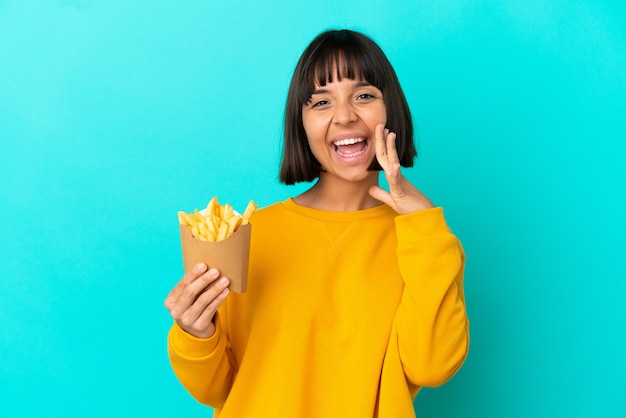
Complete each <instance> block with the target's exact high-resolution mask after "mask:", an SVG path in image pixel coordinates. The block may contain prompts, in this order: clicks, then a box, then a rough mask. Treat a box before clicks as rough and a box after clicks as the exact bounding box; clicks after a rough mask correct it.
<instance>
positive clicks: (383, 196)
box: [369, 186, 393, 206]
mask: <svg viewBox="0 0 626 418" xmlns="http://www.w3.org/2000/svg"><path fill="white" fill-rule="evenodd" d="M369 194H370V196H372V197H373V198H374V199H376V200H378V201H381V202H383V203H386V204H387V205H389V206H391V203H392V202H393V200H392V199H391V195H390V194H389V192H387V191H386V190H385V189H383V188H381V187H380V186H372V187H370V188H369Z"/></svg>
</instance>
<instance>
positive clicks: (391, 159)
mask: <svg viewBox="0 0 626 418" xmlns="http://www.w3.org/2000/svg"><path fill="white" fill-rule="evenodd" d="M374 137H375V138H374V141H375V144H376V159H377V160H378V163H379V164H380V166H381V167H382V169H383V171H384V173H385V178H386V179H387V183H389V191H386V190H384V189H383V188H381V187H379V186H372V187H370V189H369V194H370V196H372V197H373V198H374V199H377V200H379V201H381V202H383V203H386V204H387V205H389V206H391V208H392V209H393V210H395V211H396V212H397V213H398V214H400V215H406V214H408V213H413V212H417V211H419V210H424V209H430V208H434V207H435V205H433V203H432V202H431V201H430V200H429V199H428V197H426V196H425V195H424V194H423V193H422V192H420V191H419V190H418V189H417V188H416V187H415V186H413V184H411V182H410V181H408V180H407V178H406V177H404V176H403V175H402V173H401V172H400V159H399V158H398V152H397V150H396V134H395V133H394V132H390V131H389V129H387V128H385V127H384V126H383V125H382V124H378V125H377V126H376V131H375V132H374Z"/></svg>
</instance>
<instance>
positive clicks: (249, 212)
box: [241, 200, 259, 225]
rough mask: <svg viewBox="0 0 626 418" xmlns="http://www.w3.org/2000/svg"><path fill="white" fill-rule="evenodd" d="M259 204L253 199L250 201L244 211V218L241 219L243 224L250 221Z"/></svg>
mask: <svg viewBox="0 0 626 418" xmlns="http://www.w3.org/2000/svg"><path fill="white" fill-rule="evenodd" d="M258 206H259V205H257V204H256V203H254V201H253V200H251V201H250V203H248V206H246V210H245V211H244V212H243V215H242V216H241V217H242V220H241V224H242V225H247V224H248V223H249V222H250V217H251V216H252V214H253V213H254V211H255V210H256V208H257V207H258Z"/></svg>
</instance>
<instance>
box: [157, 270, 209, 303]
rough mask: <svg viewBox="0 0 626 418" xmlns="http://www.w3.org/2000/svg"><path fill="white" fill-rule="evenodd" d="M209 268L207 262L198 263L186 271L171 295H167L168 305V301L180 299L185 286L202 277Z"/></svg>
mask: <svg viewBox="0 0 626 418" xmlns="http://www.w3.org/2000/svg"><path fill="white" fill-rule="evenodd" d="M207 269H208V267H207V265H206V264H204V263H198V264H196V265H195V266H194V267H193V268H192V269H191V270H189V271H187V272H185V275H184V276H183V278H182V279H181V280H180V281H179V282H178V283H177V284H176V286H175V287H174V289H172V291H171V292H170V293H169V295H167V298H166V299H165V301H166V305H167V303H168V301H170V302H171V301H176V299H178V297H179V295H180V294H181V293H182V292H183V291H184V290H185V288H186V287H187V286H189V284H190V283H191V282H193V281H194V280H196V279H197V278H198V277H200V276H201V275H202V274H203V273H204V272H206V271H207Z"/></svg>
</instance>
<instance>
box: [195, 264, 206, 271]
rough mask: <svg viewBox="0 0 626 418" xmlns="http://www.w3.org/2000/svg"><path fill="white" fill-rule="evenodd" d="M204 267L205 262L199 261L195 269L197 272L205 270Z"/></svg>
mask: <svg viewBox="0 0 626 418" xmlns="http://www.w3.org/2000/svg"><path fill="white" fill-rule="evenodd" d="M206 269H207V266H206V264H204V263H199V264H196V271H197V272H198V273H202V272H203V271H205V270H206Z"/></svg>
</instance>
